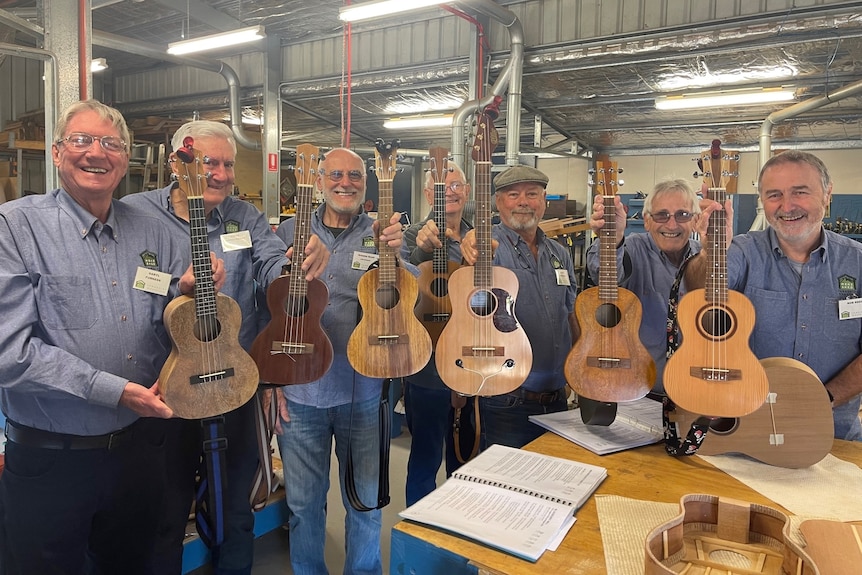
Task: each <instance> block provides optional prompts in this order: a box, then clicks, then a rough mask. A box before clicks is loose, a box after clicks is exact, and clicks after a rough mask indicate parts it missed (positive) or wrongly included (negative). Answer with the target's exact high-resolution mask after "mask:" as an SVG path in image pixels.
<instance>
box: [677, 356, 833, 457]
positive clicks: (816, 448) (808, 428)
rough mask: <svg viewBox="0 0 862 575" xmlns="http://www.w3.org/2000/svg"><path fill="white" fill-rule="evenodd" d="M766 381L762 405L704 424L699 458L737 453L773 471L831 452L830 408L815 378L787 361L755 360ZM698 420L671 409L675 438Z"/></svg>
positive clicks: (801, 364)
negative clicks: (705, 429) (706, 430)
mask: <svg viewBox="0 0 862 575" xmlns="http://www.w3.org/2000/svg"><path fill="white" fill-rule="evenodd" d="M760 363H761V364H762V365H763V368H764V370H765V371H766V376H767V378H768V380H769V394H768V395H767V396H766V401H765V402H764V403H763V404H762V405H761V406H760V407H759V408H758V409H757V410H756V411H755V412H754V413H751V414H749V415H746V416H745V417H740V418H737V419H734V418H728V419H719V420H716V421H714V422H711V423H710V431H709V434H708V435H707V437H706V439H705V440H704V442H703V444H702V445H701V446H700V448H699V449H698V453H699V454H702V455H719V454H722V453H742V454H744V455H748V456H749V457H753V458H754V459H757V460H758V461H762V462H763V463H766V464H769V465H775V466H778V467H787V468H791V469H798V468H802V467H809V466H811V465H814V464H815V463H817V462H818V461H820V460H821V459H823V458H824V457H826V455H828V454H829V451H830V450H831V449H832V443H833V434H834V429H833V423H832V407H831V406H830V403H829V396H828V395H827V393H826V388H825V387H823V384H822V383H821V382H820V378H818V377H817V374H816V373H814V371H813V370H812V369H811V368H810V367H808V366H807V365H805V364H804V363H802V362H800V361H797V360H795V359H792V358H789V357H768V358H766V359H762V360H760ZM698 417H699V416H698V415H697V414H693V413H689V412H686V411H682V410H679V409H678V410H677V415H676V420H677V423H678V425H679V426H680V433H681V434H682V435H685V433H686V430H688V428H689V427H690V426H691V424H692V422H693V421H694V420H695V419H697V418H698Z"/></svg>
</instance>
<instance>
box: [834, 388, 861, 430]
mask: <svg viewBox="0 0 862 575" xmlns="http://www.w3.org/2000/svg"><path fill="white" fill-rule="evenodd" d="M859 401H860V400H859V397H858V396H857V397H855V398H853V399H852V400H850V401H849V402H847V403H845V404H844V405H839V406H838V407H836V408H835V409H833V410H832V421H833V424H834V426H835V438H836V439H847V440H849V441H862V426H860V423H859Z"/></svg>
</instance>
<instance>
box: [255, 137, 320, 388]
mask: <svg viewBox="0 0 862 575" xmlns="http://www.w3.org/2000/svg"><path fill="white" fill-rule="evenodd" d="M319 156H320V153H319V151H318V149H317V147H315V146H312V145H311V144H301V145H299V146H297V147H296V170H295V171H296V216H295V220H294V221H295V224H296V227H295V228H294V232H293V261H292V262H291V267H292V269H293V271H292V272H291V273H289V274H286V275H282V276H281V277H279V278H277V279H275V280H274V281H273V282H272V283H271V284H270V285H269V288H268V289H267V291H266V302H267V306H268V307H269V311H270V314H271V315H272V319H271V320H270V322H269V323H268V324H267V326H266V327H265V328H264V329H263V331H261V332H260V333H259V334H258V336H257V337H256V338H255V340H254V343H253V344H252V346H251V355H252V357H253V358H254V360H255V363H257V367H258V369H259V370H260V379H261V381H263V382H265V383H269V384H274V385H291V384H295V383H308V382H311V381H317V380H318V379H320V378H321V377H323V375H324V374H325V373H326V372H327V371H328V370H329V368H330V366H331V365H332V343H331V342H330V341H329V336H327V335H326V332H325V331H323V326H321V324H320V320H321V318H322V317H323V312H324V311H326V304H327V303H328V302H329V290H328V289H327V287H326V284H325V283H323V282H322V281H320V280H319V279H313V280H311V281H306V279H305V276H304V273H303V271H302V262H303V261H304V260H305V253H304V252H303V249H304V247H305V245H306V244H307V243H308V239H309V237H310V235H311V208H312V198H313V195H314V181H315V179H316V178H317V163H318V159H319Z"/></svg>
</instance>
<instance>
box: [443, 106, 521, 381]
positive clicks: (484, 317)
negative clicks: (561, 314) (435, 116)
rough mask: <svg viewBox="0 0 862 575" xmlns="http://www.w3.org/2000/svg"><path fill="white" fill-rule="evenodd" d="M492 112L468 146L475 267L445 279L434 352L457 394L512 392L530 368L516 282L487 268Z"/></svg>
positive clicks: (489, 258)
mask: <svg viewBox="0 0 862 575" xmlns="http://www.w3.org/2000/svg"><path fill="white" fill-rule="evenodd" d="M495 105H496V103H495ZM497 114H498V113H497V109H496V107H488V108H486V109H485V110H484V111H483V112H481V113H480V114H479V117H478V121H477V125H476V139H475V141H474V142H473V159H474V160H475V162H476V172H475V179H474V182H473V183H474V190H475V193H476V196H475V199H476V227H475V234H476V252H477V254H478V257H477V260H476V265H474V266H472V267H470V266H464V267H461V268H459V269H457V270H455V272H454V273H452V275H451V276H450V278H449V297H450V299H451V301H452V317H451V318H450V319H449V323H447V324H446V327H445V328H443V332H442V333H441V334H440V339H439V340H438V341H437V349H436V353H435V361H436V362H437V371H438V372H439V373H440V378H441V379H442V380H443V383H445V384H446V385H447V386H448V387H449V388H451V389H453V390H455V391H456V392H458V393H460V394H462V395H482V396H491V395H501V394H504V393H509V392H510V391H514V390H515V389H517V388H518V387H519V386H520V385H521V384H522V383H524V380H525V379H527V376H528V375H529V373H530V369H531V367H532V365H533V350H532V348H531V347H530V340H529V339H527V334H526V333H525V332H524V328H522V327H521V325H520V324H519V323H518V320H517V318H516V317H515V299H516V298H517V296H518V287H519V286H518V278H517V276H516V275H515V274H514V273H513V272H512V271H511V270H508V269H506V268H504V267H500V266H492V265H491V261H492V256H491V152H493V150H494V148H495V147H496V146H497V130H496V129H495V128H494V118H496V117H497Z"/></svg>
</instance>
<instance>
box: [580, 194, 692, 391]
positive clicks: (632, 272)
mask: <svg viewBox="0 0 862 575" xmlns="http://www.w3.org/2000/svg"><path fill="white" fill-rule="evenodd" d="M698 202H699V200H698V197H697V196H696V195H695V193H694V191H692V189H691V187H690V186H689V185H688V183H687V182H686V181H685V180H667V181H664V182H659V183H658V184H656V185H655V188H653V191H652V192H651V193H650V194H649V195H647V197H646V200H645V201H644V209H643V218H644V228H645V229H646V233H636V234H629V235H628V236H626V235H625V230H626V210H625V207H624V206H623V204H622V202H621V201H620V197H619V196H615V197H614V212H615V214H614V215H615V218H614V219H615V221H616V228H617V239H618V241H619V243H618V244H617V272H618V276H617V280H618V282H619V286H620V287H623V288H626V289H627V290H629V291H631V292H632V293H633V294H635V295H636V296H637V298H638V299H639V300H640V302H641V307H642V309H643V316H642V318H641V325H640V330H639V332H638V335H639V336H640V340H641V342H642V343H643V344H644V347H646V348H647V350H648V351H649V353H650V355H651V356H652V358H653V360H654V361H655V366H656V381H655V385H654V387H653V389H654V391H657V392H663V391H664V384H663V383H662V376H663V375H664V366H665V364H666V363H667V338H668V333H667V315H668V309H667V306H668V296H669V294H670V290H671V286H673V282H674V280H675V279H676V275H677V273H678V272H679V268H680V265H681V264H682V262H683V261H685V259H686V258H688V257H690V256H691V255H694V254H696V253H698V252H699V251H700V242H698V241H697V240H694V239H692V237H691V236H692V232H693V231H694V230H695V224H696V223H697V221H698V214H699V212H700V206H699V203H698ZM604 216H605V206H604V201H603V197H602V196H601V195H596V198H595V200H594V202H593V213H592V216H591V217H590V229H592V231H593V232H594V233H598V232H599V231H600V230H601V229H602V228H603V227H604V225H605V219H604ZM600 241H601V238H598V239H596V241H594V242H593V244H592V245H591V246H590V248H589V249H588V250H587V269H588V270H589V272H590V276H591V277H592V279H593V281H594V282H596V284H598V280H599V275H598V272H599V246H600V245H601V244H600ZM685 292H686V289H685V284H684V283H683V285H682V286H680V296H682V295H683V294H684V293H685Z"/></svg>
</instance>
